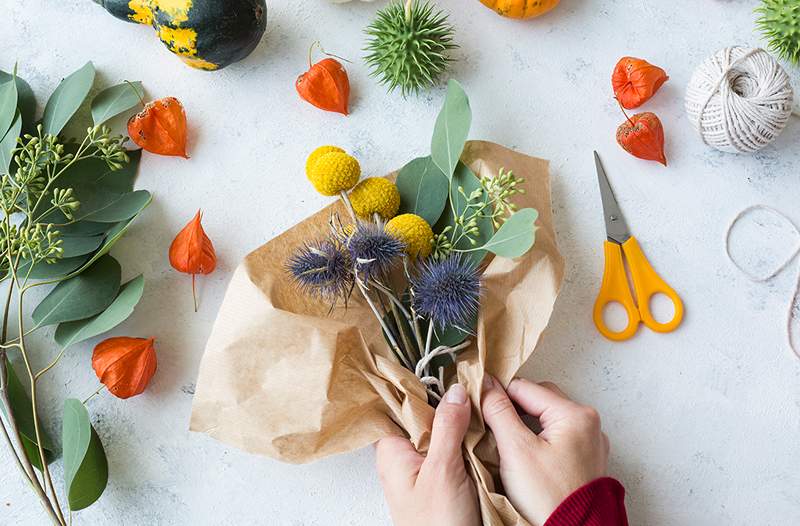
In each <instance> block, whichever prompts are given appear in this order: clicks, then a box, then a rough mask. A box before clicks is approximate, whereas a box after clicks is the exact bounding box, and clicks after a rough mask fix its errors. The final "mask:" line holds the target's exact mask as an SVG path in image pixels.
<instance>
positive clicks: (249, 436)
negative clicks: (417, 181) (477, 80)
mask: <svg viewBox="0 0 800 526" xmlns="http://www.w3.org/2000/svg"><path fill="white" fill-rule="evenodd" d="M462 161H463V162H464V163H466V164H467V165H468V166H469V167H470V168H471V169H472V170H473V171H474V172H475V174H476V175H477V176H478V177H480V176H484V175H488V176H491V175H495V174H497V173H498V171H499V170H500V168H505V169H506V170H513V171H514V173H515V174H516V175H517V176H518V177H522V178H524V179H525V183H524V188H525V193H524V194H519V195H517V196H515V204H516V205H517V206H518V207H519V208H523V207H533V208H535V209H536V210H538V211H539V219H538V220H537V223H536V225H537V227H538V229H537V232H536V243H535V245H534V247H533V249H531V250H530V251H529V252H528V253H527V254H525V255H524V256H522V257H519V258H516V259H513V260H512V259H505V258H501V257H495V258H493V259H492V260H491V261H490V262H489V264H488V265H487V267H486V269H485V271H484V274H483V281H482V292H481V294H482V295H481V305H480V313H479V316H478V325H477V333H476V337H475V338H473V343H472V345H471V346H470V347H469V348H468V349H467V350H465V351H463V352H462V353H461V354H460V355H459V361H458V364H457V367H453V368H451V369H452V370H451V371H450V372H449V378H448V385H449V384H450V383H453V382H455V381H456V380H457V381H458V382H460V383H461V384H463V385H464V386H465V387H466V389H467V392H468V393H469V396H470V398H471V400H472V405H473V415H472V421H471V423H470V427H469V430H468V431H467V435H466V438H465V439H464V455H465V459H466V462H467V469H468V472H469V473H470V475H471V476H472V478H473V479H474V480H475V483H476V485H477V488H478V495H479V498H480V507H481V513H482V518H483V523H484V525H486V526H501V525H502V526H529V525H528V523H527V521H525V519H523V518H522V517H521V516H520V515H519V514H518V513H517V512H516V510H514V508H513V506H512V505H511V503H510V502H509V501H508V500H507V499H506V497H505V496H503V495H501V494H500V493H498V492H497V490H498V487H497V483H496V482H495V481H496V480H498V479H497V467H498V456H497V449H496V445H495V443H494V439H493V437H492V436H491V434H490V433H488V432H487V430H486V428H485V426H484V423H483V419H482V417H481V413H480V397H481V385H482V382H483V376H484V373H490V374H492V375H494V376H495V377H496V378H497V379H498V380H499V381H501V382H502V383H503V384H504V385H507V384H508V382H509V381H510V380H511V379H512V378H513V377H514V375H515V374H516V373H517V371H518V370H519V369H520V367H521V366H522V364H523V363H524V362H525V360H527V359H528V357H529V356H530V355H531V353H532V352H533V350H534V348H535V347H536V344H537V343H538V341H539V339H540V337H541V335H542V332H543V331H544V329H545V327H546V326H547V323H548V321H549V319H550V315H551V314H552V312H553V305H554V303H555V300H556V297H557V296H558V292H559V289H560V287H561V282H562V279H563V275H564V258H563V257H562V256H561V254H560V253H559V251H558V247H557V244H556V238H555V231H554V229H553V217H552V211H551V205H550V179H549V173H548V162H547V161H545V160H542V159H536V158H533V157H529V156H527V155H523V154H520V153H517V152H514V151H512V150H509V149H507V148H504V147H502V146H499V145H497V144H493V143H489V142H483V141H470V142H468V143H467V145H466V147H465V149H464V153H463V155H462ZM395 175H396V174H392V175H390V177H393V176H395ZM332 213H338V214H339V215H340V216H341V217H345V216H346V212H345V211H344V207H343V206H342V204H341V202H338V201H337V202H336V203H334V204H332V205H330V206H328V207H326V208H324V209H322V210H320V211H319V212H317V213H316V214H314V215H312V216H311V217H309V218H307V219H306V220H304V221H302V222H300V223H298V224H297V225H295V226H294V227H292V228H290V229H289V230H287V231H286V232H284V233H283V234H281V235H279V236H277V237H276V238H274V239H273V240H271V241H269V242H268V243H266V244H265V245H263V246H261V247H260V248H258V249H256V250H255V251H254V252H252V253H251V254H249V255H248V256H246V257H245V259H244V261H243V262H242V263H241V264H240V265H239V267H238V268H237V269H236V271H235V272H234V274H233V277H232V279H231V282H230V285H229V287H228V290H227V292H226V294H225V298H224V300H223V303H222V306H221V308H220V311H219V314H218V316H217V319H216V321H215V323H214V327H213V329H212V332H211V336H210V337H209V340H208V343H207V346H206V349H205V354H204V356H203V359H202V362H201V364H200V373H199V378H198V381H197V390H196V393H195V396H194V402H193V407H192V417H191V429H192V430H193V431H199V432H203V433H206V434H208V435H210V436H212V437H214V438H216V439H217V440H220V441H222V442H225V443H227V444H230V445H232V446H235V447H237V448H240V449H243V450H245V451H248V452H250V453H256V454H260V455H268V456H270V457H273V458H276V459H278V460H282V461H285V462H292V463H304V462H310V461H313V460H316V459H319V458H322V457H325V456H328V455H333V454H337V453H344V452H349V451H353V450H355V449H359V448H362V447H365V446H367V445H369V444H372V443H374V442H375V441H377V440H378V439H380V438H382V437H385V436H388V435H401V436H407V437H409V438H410V440H411V441H412V442H413V443H414V445H415V446H416V447H417V449H418V450H420V451H421V452H425V451H426V450H427V448H428V442H429V438H430V430H431V423H432V420H433V414H434V410H433V408H432V407H431V406H430V405H429V404H428V401H427V395H426V392H425V388H424V387H423V385H422V384H421V383H420V382H419V381H418V379H417V377H416V376H415V375H414V373H413V372H411V371H409V370H407V369H405V368H404V367H403V366H402V365H400V364H399V363H398V362H397V361H396V360H395V359H394V358H393V357H392V355H391V351H390V350H389V349H388V347H387V345H386V343H385V341H384V339H383V336H382V334H381V330H380V326H379V324H378V322H377V321H376V320H375V318H374V316H373V315H372V313H371V312H370V311H369V309H368V307H367V306H366V305H365V304H364V303H363V302H362V301H360V298H359V297H358V295H357V294H353V296H352V298H351V301H350V302H349V304H348V306H347V308H346V309H345V308H344V307H337V308H336V309H334V310H333V312H331V313H330V314H329V306H328V305H325V304H323V303H322V302H320V301H318V300H316V299H314V298H310V297H308V296H306V295H305V294H303V292H301V291H300V290H299V289H298V287H297V286H296V285H295V284H294V283H293V282H292V280H291V279H290V277H289V276H288V275H287V273H286V271H285V268H284V264H285V262H286V261H287V259H288V258H289V256H290V255H291V254H292V253H293V251H294V250H295V249H296V248H297V247H299V246H301V245H303V243H304V242H306V241H309V240H315V239H319V238H320V237H322V236H324V235H325V233H326V232H328V228H329V226H328V222H329V219H330V217H331V214H332Z"/></svg>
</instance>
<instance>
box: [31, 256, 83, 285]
mask: <svg viewBox="0 0 800 526" xmlns="http://www.w3.org/2000/svg"><path fill="white" fill-rule="evenodd" d="M88 259H89V258H88V257H86V256H77V257H74V258H61V259H57V260H56V261H55V262H53V263H46V262H44V261H40V262H39V263H37V264H36V265H34V266H33V270H31V272H30V274H28V268H29V267H30V261H23V262H22V263H21V264H20V266H19V270H17V274H18V275H19V276H26V275H27V276H28V278H29V279H35V280H39V279H53V278H58V277H61V276H66V275H67V274H70V273H71V272H74V271H75V270H77V269H79V268H80V267H81V265H83V264H84V263H86V261H88Z"/></svg>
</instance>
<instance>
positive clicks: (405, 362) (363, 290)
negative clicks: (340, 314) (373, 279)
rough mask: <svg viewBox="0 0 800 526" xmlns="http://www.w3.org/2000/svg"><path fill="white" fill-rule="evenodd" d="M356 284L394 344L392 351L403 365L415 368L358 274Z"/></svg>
mask: <svg viewBox="0 0 800 526" xmlns="http://www.w3.org/2000/svg"><path fill="white" fill-rule="evenodd" d="M356 285H357V286H358V290H359V291H360V292H361V295H362V296H364V299H365V300H366V301H367V305H369V307H370V309H372V313H373V314H374V315H375V318H377V320H378V323H380V324H381V329H383V333H384V334H385V335H386V339H387V340H389V345H391V346H392V351H394V353H395V354H396V355H397V357H398V359H399V360H400V362H401V363H402V364H403V367H407V368H408V369H410V370H413V366H412V365H411V364H410V363H409V362H408V358H406V357H405V355H404V354H403V353H402V352H400V346H399V345H397V340H396V339H395V337H394V335H393V334H392V331H391V330H389V326H388V325H386V322H385V321H383V316H381V314H380V312H379V311H378V307H376V306H375V303H374V302H373V301H372V298H370V297H369V293H368V292H367V289H366V288H365V287H364V284H363V283H361V280H359V278H358V275H356Z"/></svg>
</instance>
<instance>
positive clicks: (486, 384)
mask: <svg viewBox="0 0 800 526" xmlns="http://www.w3.org/2000/svg"><path fill="white" fill-rule="evenodd" d="M492 387H494V379H493V378H492V375H491V374H489V373H486V374H484V375H483V388H484V389H491V388H492Z"/></svg>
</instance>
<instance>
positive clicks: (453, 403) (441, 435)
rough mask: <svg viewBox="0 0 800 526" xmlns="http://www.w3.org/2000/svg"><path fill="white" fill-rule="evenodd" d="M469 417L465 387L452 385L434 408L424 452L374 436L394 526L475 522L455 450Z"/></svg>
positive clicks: (473, 501) (470, 490)
mask: <svg viewBox="0 0 800 526" xmlns="http://www.w3.org/2000/svg"><path fill="white" fill-rule="evenodd" d="M469 419H470V403H469V399H468V398H467V392H466V391H465V390H464V387H463V386H462V385H459V384H455V385H453V386H452V387H451V388H450V389H449V390H448V391H447V394H445V396H444V399H442V402H441V403H440V404H439V407H438V408H437V409H436V416H435V417H434V419H433V430H432V431H431V445H430V448H429V450H428V455H427V456H423V455H421V454H419V453H418V452H417V450H416V449H415V448H414V445H413V444H412V443H411V442H410V441H409V440H408V439H406V438H401V437H388V438H384V439H381V440H380V441H378V443H377V446H376V463H377V465H378V474H379V475H380V479H381V484H382V485H383V492H384V494H385V495H386V501H387V502H388V504H389V511H390V512H391V514H392V520H393V521H394V524H395V526H420V525H421V524H441V525H445V524H446V525H447V526H479V525H480V524H481V515H480V511H479V509H478V497H477V493H476V491H475V485H474V484H473V482H472V479H470V478H469V476H467V471H466V468H465V467H464V457H463V456H462V455H461V442H462V441H463V440H464V435H465V434H466V432H467V428H468V427H469Z"/></svg>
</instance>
